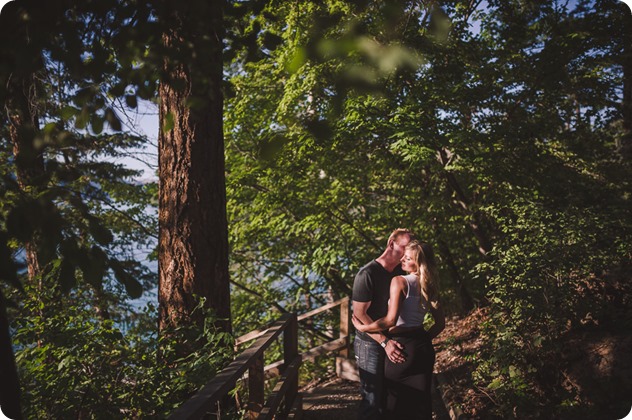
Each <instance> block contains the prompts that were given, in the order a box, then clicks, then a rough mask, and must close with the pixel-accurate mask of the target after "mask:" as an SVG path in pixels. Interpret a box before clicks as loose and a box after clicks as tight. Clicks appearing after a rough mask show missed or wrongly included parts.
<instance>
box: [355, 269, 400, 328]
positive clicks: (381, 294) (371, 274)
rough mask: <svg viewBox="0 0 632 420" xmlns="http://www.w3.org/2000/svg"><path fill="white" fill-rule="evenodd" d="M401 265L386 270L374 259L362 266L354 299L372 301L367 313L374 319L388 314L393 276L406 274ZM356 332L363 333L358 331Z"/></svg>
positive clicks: (356, 283)
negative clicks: (390, 270) (391, 269)
mask: <svg viewBox="0 0 632 420" xmlns="http://www.w3.org/2000/svg"><path fill="white" fill-rule="evenodd" d="M404 274H406V273H404V271H403V270H402V268H401V266H399V265H398V266H397V267H395V269H394V270H393V271H392V272H388V271H386V269H385V268H384V267H382V265H381V264H380V263H378V262H377V261H375V260H373V261H371V262H369V263H368V264H367V265H365V266H364V267H362V268H361V269H360V271H358V274H356V276H355V280H353V295H352V300H354V301H356V302H371V305H370V306H369V309H367V311H366V313H367V315H369V316H370V317H371V319H372V320H374V321H375V320H376V319H379V318H382V317H384V316H386V313H387V312H388V299H389V295H390V289H391V280H392V279H393V277H397V276H401V275H404ZM356 334H363V333H361V332H360V331H356Z"/></svg>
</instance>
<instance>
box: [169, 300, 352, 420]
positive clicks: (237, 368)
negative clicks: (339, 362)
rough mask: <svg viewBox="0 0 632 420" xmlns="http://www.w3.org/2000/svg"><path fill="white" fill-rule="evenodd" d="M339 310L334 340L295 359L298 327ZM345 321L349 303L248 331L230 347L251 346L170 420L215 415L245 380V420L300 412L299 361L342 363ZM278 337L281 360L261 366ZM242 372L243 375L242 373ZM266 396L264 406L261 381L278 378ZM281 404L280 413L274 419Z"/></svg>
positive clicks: (346, 338)
mask: <svg viewBox="0 0 632 420" xmlns="http://www.w3.org/2000/svg"><path fill="white" fill-rule="evenodd" d="M338 305H340V334H339V338H337V339H332V341H329V342H327V343H325V344H322V345H320V346H317V347H314V348H312V349H310V350H307V351H306V352H305V353H303V354H302V355H299V354H298V322H299V321H302V320H304V319H307V318H310V317H313V316H316V315H318V314H320V313H323V312H324V311H326V310H329V309H331V308H334V307H336V306H338ZM350 324H351V316H350V312H349V298H348V297H346V298H342V299H339V300H337V301H335V302H331V303H328V304H327V305H324V306H321V307H320V308H316V309H314V310H312V311H309V312H307V313H304V314H302V315H300V316H297V315H296V314H293V313H285V314H283V315H281V317H280V318H279V319H278V320H277V321H276V322H275V323H274V324H272V326H270V328H267V329H265V330H263V331H251V332H249V333H248V334H244V335H242V336H241V337H238V338H237V339H236V340H235V343H236V346H237V345H239V344H243V343H245V342H247V341H251V340H256V341H255V343H254V344H253V345H252V346H250V347H249V348H247V349H246V350H244V351H243V352H242V353H241V354H240V355H239V356H237V358H235V360H233V361H232V362H231V363H230V364H229V365H228V366H227V367H226V368H225V369H223V370H222V371H221V372H220V373H218V374H217V375H216V376H215V377H214V378H213V379H212V380H211V381H210V382H208V383H207V384H206V385H204V387H203V388H202V389H200V390H199V391H198V392H197V393H196V394H195V395H194V396H193V397H192V398H191V399H189V400H188V401H187V402H185V403H184V404H183V405H182V406H181V407H180V408H178V409H177V410H176V411H174V412H173V413H172V414H171V416H169V418H170V419H177V420H180V419H199V418H202V417H203V416H205V415H206V414H207V413H212V412H216V411H217V404H218V402H219V401H220V400H222V399H223V398H224V396H225V395H226V394H227V393H228V392H229V391H230V390H231V389H233V388H234V387H235V385H236V383H237V381H239V380H240V379H241V378H242V377H244V376H247V381H248V390H249V392H248V403H247V411H248V417H249V418H255V417H258V418H272V417H277V415H279V416H278V418H283V417H286V416H287V415H288V410H289V408H290V407H292V406H293V405H297V404H298V406H299V407H300V402H301V396H300V395H299V394H298V370H299V368H300V365H301V363H302V360H313V359H314V358H315V357H316V356H318V355H321V354H324V353H330V352H334V351H338V353H339V355H340V356H343V357H348V355H349V348H350V339H349V331H350ZM281 333H283V360H282V361H278V362H275V363H272V364H270V365H268V366H264V365H263V360H264V358H263V354H264V351H265V350H266V349H267V348H268V347H269V346H270V345H271V344H272V342H273V341H274V340H275V339H276V338H277V337H278V336H279V335H280V334H281ZM246 371H247V373H246ZM279 375H280V380H279V381H278V382H277V384H276V386H275V388H274V390H273V391H272V394H271V395H270V397H269V398H268V401H267V402H264V381H265V379H266V378H269V377H273V376H279ZM283 401H284V402H285V404H283V407H284V411H283V412H281V413H277V410H278V408H279V407H280V406H281V402H283Z"/></svg>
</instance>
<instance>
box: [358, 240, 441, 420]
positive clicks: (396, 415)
mask: <svg viewBox="0 0 632 420" xmlns="http://www.w3.org/2000/svg"><path fill="white" fill-rule="evenodd" d="M438 280H439V278H438V272H437V267H436V264H435V259H434V254H433V251H432V248H431V247H430V245H428V244H427V243H425V242H422V241H419V240H417V239H415V238H414V237H413V235H412V234H411V232H410V231H409V230H408V229H396V230H395V231H394V232H393V233H392V234H391V235H390V237H389V238H388V242H387V246H386V249H385V250H384V252H383V253H382V255H380V257H379V258H377V259H375V260H373V261H371V262H369V263H368V264H367V265H365V266H364V267H362V268H361V269H360V271H359V272H358V274H357V275H356V277H355V280H354V282H353V297H352V300H353V317H352V320H353V325H354V326H355V327H356V338H355V342H354V351H355V356H356V360H357V364H358V368H359V371H360V393H361V394H362V402H361V403H360V412H359V413H358V418H359V419H398V420H399V419H432V403H431V402H432V397H431V384H432V371H433V366H434V361H435V351H434V348H433V346H432V339H433V338H434V337H436V336H437V335H438V334H439V333H440V332H441V331H442V330H443V329H444V327H445V317H444V314H443V311H442V310H441V306H440V305H439V289H438ZM428 312H430V313H431V314H432V317H433V318H434V321H435V322H434V325H433V326H432V327H431V328H429V329H428V330H427V331H426V330H425V329H424V325H423V321H424V318H425V316H426V314H427V313H428Z"/></svg>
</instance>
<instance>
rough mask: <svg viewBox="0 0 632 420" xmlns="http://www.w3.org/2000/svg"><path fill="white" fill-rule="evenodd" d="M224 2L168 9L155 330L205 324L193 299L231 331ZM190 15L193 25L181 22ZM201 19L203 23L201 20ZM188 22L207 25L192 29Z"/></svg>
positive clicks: (185, 4)
mask: <svg viewBox="0 0 632 420" xmlns="http://www.w3.org/2000/svg"><path fill="white" fill-rule="evenodd" d="M222 7H223V4H222V2H219V1H212V2H177V1H175V0H170V1H167V2H165V9H163V10H162V13H163V14H162V17H164V18H165V19H164V21H163V24H166V29H164V30H163V42H164V44H165V47H166V48H168V49H169V50H170V51H171V52H175V53H176V54H178V58H176V59H174V60H171V61H170V62H168V63H165V74H166V78H164V79H163V81H162V82H161V85H160V88H159V94H160V101H161V102H160V121H161V131H160V138H159V145H158V153H159V155H158V165H159V177H160V192H159V206H160V210H159V223H160V228H159V229H160V233H159V247H160V249H159V251H160V253H159V261H158V267H159V268H158V271H159V291H158V300H159V323H160V329H161V331H164V330H165V329H166V328H168V327H176V326H182V325H189V324H190V323H191V322H193V323H196V324H198V325H202V323H203V317H202V313H200V312H199V311H198V312H196V313H195V314H193V313H192V312H193V309H194V308H195V307H196V305H197V300H196V296H198V297H201V298H204V299H205V300H206V306H207V307H209V308H212V309H213V310H214V312H215V314H216V315H217V316H218V317H219V318H220V319H221V321H220V322H218V323H217V326H218V327H219V328H220V329H221V330H223V331H231V322H230V286H229V276H228V223H227V218H226V217H227V216H226V187H225V174H224V140H223V132H222V106H223V104H222V95H221V90H220V87H221V82H222V55H221V51H222V34H221V33H220V31H219V30H220V28H221V22H222ZM191 14H195V16H196V19H194V20H187V19H186V17H187V16H190V15H191ZM204 17H206V18H204ZM192 22H204V26H200V27H196V26H193V25H194V23H192Z"/></svg>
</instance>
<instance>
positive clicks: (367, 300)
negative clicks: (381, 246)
mask: <svg viewBox="0 0 632 420" xmlns="http://www.w3.org/2000/svg"><path fill="white" fill-rule="evenodd" d="M411 236H412V234H411V233H410V231H409V230H408V229H395V230H394V231H393V233H391V235H390V236H389V238H388V242H387V244H386V249H385V250H384V252H383V253H382V255H380V257H379V258H377V259H376V260H373V261H371V262H369V263H368V264H367V265H365V266H364V267H362V268H361V269H360V271H359V272H358V274H357V275H356V277H355V280H354V281H353V296H352V301H353V315H354V316H355V317H356V318H357V319H358V320H360V321H361V322H362V323H363V324H369V323H371V322H373V321H374V320H376V319H378V318H382V317H384V316H386V313H387V312H388V298H389V290H390V285H391V280H392V279H393V277H396V276H399V275H402V274H405V273H404V272H403V271H402V269H401V267H400V265H399V264H400V260H401V258H402V257H403V256H404V251H405V249H406V245H408V242H410V240H411ZM353 348H354V351H355V357H356V361H357V364H358V369H359V371H360V393H361V395H362V401H361V403H360V411H359V413H358V418H359V419H379V418H380V417H381V414H382V410H383V406H384V400H385V391H384V357H385V355H386V357H388V358H389V359H390V360H391V361H392V362H394V363H401V362H403V361H404V354H403V353H402V348H403V347H402V346H401V345H400V344H399V343H398V342H396V341H395V340H389V339H388V338H387V337H386V336H385V335H384V334H382V333H374V334H368V333H363V332H360V331H356V338H355V341H354V343H353Z"/></svg>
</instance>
